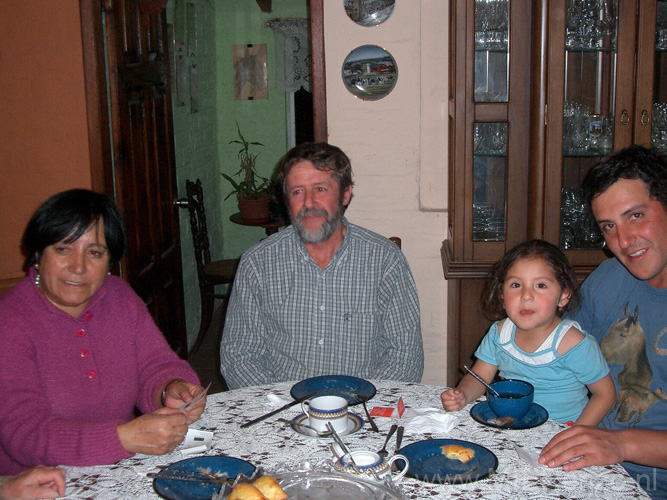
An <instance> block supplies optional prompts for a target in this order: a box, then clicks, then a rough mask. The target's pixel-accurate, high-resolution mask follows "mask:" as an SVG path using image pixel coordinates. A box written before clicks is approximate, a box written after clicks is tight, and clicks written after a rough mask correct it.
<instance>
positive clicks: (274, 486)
mask: <svg viewBox="0 0 667 500" xmlns="http://www.w3.org/2000/svg"><path fill="white" fill-rule="evenodd" d="M252 484H253V485H254V486H255V487H256V488H257V489H258V490H259V491H261V492H262V494H263V495H264V497H266V500H286V499H287V494H286V493H285V492H284V491H283V489H282V488H281V487H280V485H279V484H278V481H277V480H276V478H275V477H273V476H262V477H260V478H259V479H257V480H255V482H254V483H252Z"/></svg>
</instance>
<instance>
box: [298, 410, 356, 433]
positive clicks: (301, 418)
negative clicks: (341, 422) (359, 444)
mask: <svg viewBox="0 0 667 500" xmlns="http://www.w3.org/2000/svg"><path fill="white" fill-rule="evenodd" d="M292 422H294V423H296V424H304V425H308V415H306V414H305V413H302V414H301V415H298V416H297V417H295V418H293V419H292ZM363 426H364V420H363V419H362V418H361V417H360V416H359V415H356V414H354V413H351V412H348V413H347V429H345V430H344V431H343V432H339V433H338V435H339V436H347V435H348V434H354V433H355V432H357V431H358V430H359V429H361V428H362V427H363ZM290 427H291V428H292V430H294V432H298V433H299V434H301V435H303V436H308V437H314V438H317V439H331V436H324V437H320V436H318V435H317V434H315V432H314V431H311V430H310V429H305V428H303V427H298V426H297V425H290Z"/></svg>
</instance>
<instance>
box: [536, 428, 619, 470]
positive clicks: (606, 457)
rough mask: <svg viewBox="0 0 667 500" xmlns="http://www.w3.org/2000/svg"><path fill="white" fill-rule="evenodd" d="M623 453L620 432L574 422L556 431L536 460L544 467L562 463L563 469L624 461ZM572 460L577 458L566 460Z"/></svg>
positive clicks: (575, 468) (556, 465)
mask: <svg viewBox="0 0 667 500" xmlns="http://www.w3.org/2000/svg"><path fill="white" fill-rule="evenodd" d="M624 456H625V453H624V442H623V439H622V434H621V432H620V431H610V430H606V429H600V428H599V427H591V426H588V425H575V426H574V427H570V428H569V429H566V430H564V431H562V432H560V433H558V434H556V435H555V436H554V437H553V438H552V439H551V441H549V442H548V443H547V444H546V446H545V447H544V449H543V450H542V453H540V458H539V462H540V463H541V464H543V465H546V466H547V467H558V466H560V465H563V464H564V465H563V470H577V469H582V468H584V467H588V466H590V465H610V464H617V463H620V462H622V461H623V460H624V458H623V457H624ZM578 457H580V458H578ZM573 459H577V460H575V461H574V462H569V461H570V460H573ZM566 462H569V463H566Z"/></svg>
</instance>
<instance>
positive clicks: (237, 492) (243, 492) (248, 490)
mask: <svg viewBox="0 0 667 500" xmlns="http://www.w3.org/2000/svg"><path fill="white" fill-rule="evenodd" d="M227 498H228V500H266V498H265V497H264V495H262V492H261V491H259V490H258V489H257V488H256V487H255V486H253V485H252V484H250V483H239V484H237V485H236V486H234V489H232V492H231V493H230V494H229V497H227Z"/></svg>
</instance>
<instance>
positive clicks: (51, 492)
mask: <svg viewBox="0 0 667 500" xmlns="http://www.w3.org/2000/svg"><path fill="white" fill-rule="evenodd" d="M58 496H65V471H64V470H63V469H57V468H55V467H45V466H43V465H38V466H36V467H33V468H32V469H28V470H26V471H23V472H21V473H20V474H19V475H17V476H12V477H10V478H8V479H7V481H6V482H5V484H4V486H3V487H2V489H0V499H2V500H28V499H31V498H57V497H58Z"/></svg>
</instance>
